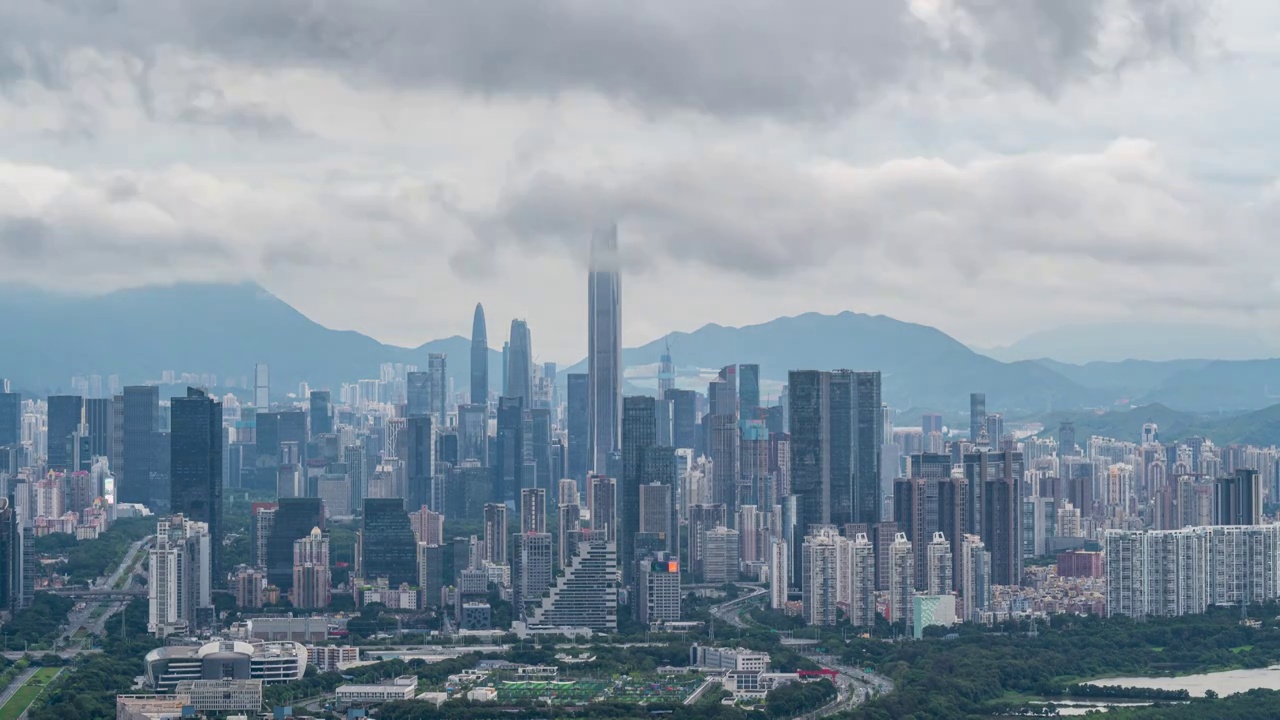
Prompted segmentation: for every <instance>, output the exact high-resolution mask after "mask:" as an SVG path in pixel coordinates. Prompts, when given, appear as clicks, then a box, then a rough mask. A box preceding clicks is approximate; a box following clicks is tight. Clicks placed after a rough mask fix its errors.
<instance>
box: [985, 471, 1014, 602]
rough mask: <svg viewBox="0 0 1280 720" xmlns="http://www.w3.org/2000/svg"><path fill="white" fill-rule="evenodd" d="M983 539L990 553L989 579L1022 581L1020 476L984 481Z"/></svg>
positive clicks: (1005, 582) (1000, 583)
mask: <svg viewBox="0 0 1280 720" xmlns="http://www.w3.org/2000/svg"><path fill="white" fill-rule="evenodd" d="M981 537H982V542H983V544H984V545H986V546H987V550H988V552H990V553H991V582H992V583H993V584H995V585H1020V584H1022V480H1021V479H1020V478H1009V477H999V478H993V479H991V480H988V481H986V482H985V483H983V488H982V534H981Z"/></svg>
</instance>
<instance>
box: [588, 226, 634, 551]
mask: <svg viewBox="0 0 1280 720" xmlns="http://www.w3.org/2000/svg"><path fill="white" fill-rule="evenodd" d="M587 375H588V376H589V377H590V383H591V386H590V394H589V398H588V405H589V408H590V410H589V413H590V418H591V448H592V453H591V462H592V469H593V470H595V471H596V472H604V471H605V468H606V466H607V464H608V461H609V454H610V453H612V452H614V451H616V450H618V449H619V446H620V444H621V437H620V434H621V427H622V277H621V274H620V272H619V264H618V226H617V225H616V224H615V225H608V226H605V227H602V228H598V229H596V231H595V232H594V233H593V234H592V236H591V269H590V272H589V274H588V276H587ZM627 559H628V558H626V557H623V558H622V560H623V561H624V562H625V561H626V560H627Z"/></svg>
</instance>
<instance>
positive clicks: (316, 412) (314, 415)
mask: <svg viewBox="0 0 1280 720" xmlns="http://www.w3.org/2000/svg"><path fill="white" fill-rule="evenodd" d="M310 400H311V437H312V439H315V438H316V437H318V436H320V435H328V434H330V433H332V432H333V394H332V393H330V392H329V391H328V390H312V391H311V397H310Z"/></svg>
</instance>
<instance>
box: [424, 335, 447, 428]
mask: <svg viewBox="0 0 1280 720" xmlns="http://www.w3.org/2000/svg"><path fill="white" fill-rule="evenodd" d="M445 363H446V357H445V355H444V353H431V354H430V355H428V356H427V398H428V400H427V412H429V413H430V414H431V418H432V419H433V420H435V423H436V426H437V427H444V425H445V422H444V420H445V415H446V414H447V413H448V412H449V376H448V373H447V372H446V370H445V367H446V364H445Z"/></svg>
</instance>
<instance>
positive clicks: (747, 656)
mask: <svg viewBox="0 0 1280 720" xmlns="http://www.w3.org/2000/svg"><path fill="white" fill-rule="evenodd" d="M689 664H690V665H693V666H695V667H701V668H714V669H718V670H745V671H751V672H765V673H767V672H769V653H762V652H756V651H754V650H745V649H743V648H716V647H707V646H705V645H694V646H693V647H692V648H691V649H690V651H689Z"/></svg>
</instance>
